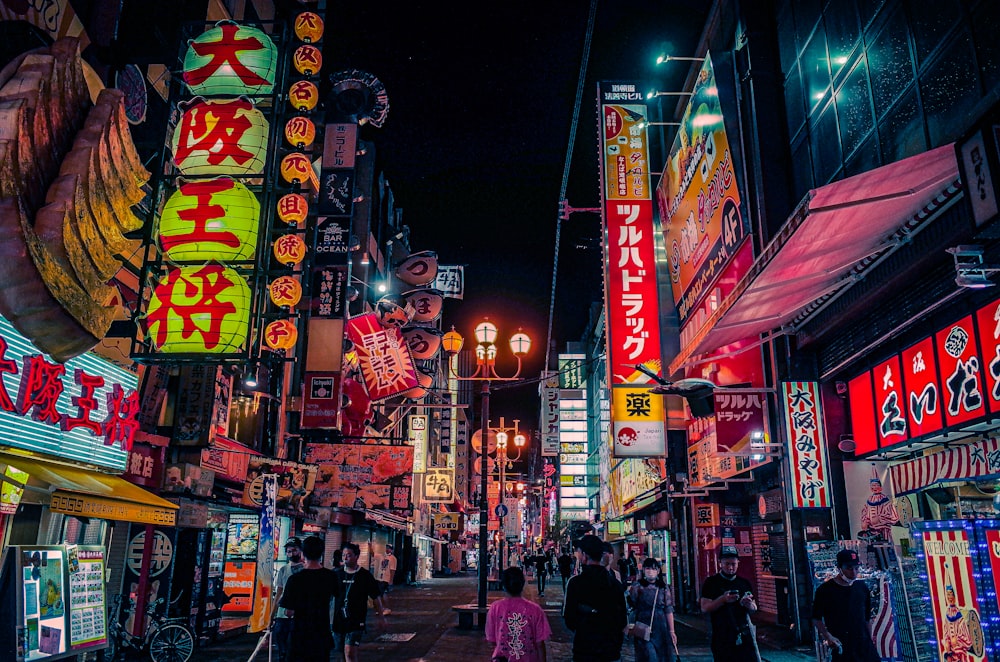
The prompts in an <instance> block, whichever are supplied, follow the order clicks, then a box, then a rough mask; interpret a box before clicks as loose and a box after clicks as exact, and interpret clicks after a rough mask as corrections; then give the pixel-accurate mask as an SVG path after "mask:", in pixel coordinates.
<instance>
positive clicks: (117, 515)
mask: <svg viewBox="0 0 1000 662" xmlns="http://www.w3.org/2000/svg"><path fill="white" fill-rule="evenodd" d="M0 463H3V464H4V465H7V464H9V465H12V466H14V467H16V468H18V469H20V470H21V471H24V472H27V474H28V476H29V478H28V483H27V485H28V489H27V490H26V491H25V496H24V501H36V499H33V498H32V497H31V494H32V493H33V492H35V490H31V487H35V488H41V489H43V490H47V491H48V492H49V495H48V505H49V508H50V510H52V511H53V512H57V513H65V514H67V515H76V516H79V517H95V518H98V519H108V520H117V521H123V522H139V523H141V524H159V525H163V526H173V525H174V522H175V521H176V513H177V509H178V506H177V504H175V503H172V502H170V501H167V500H166V499H161V498H160V497H158V496H156V495H155V494H153V493H152V492H149V491H147V490H144V489H143V488H141V487H139V486H138V485H133V484H132V483H130V482H128V481H127V480H124V479H122V478H119V477H118V476H112V475H111V474H104V473H100V472H98V471H91V470H89V469H84V468H82V467H73V466H69V465H65V464H56V463H54V462H46V461H45V460H41V459H38V458H29V457H25V456H21V455H13V454H9V453H0Z"/></svg>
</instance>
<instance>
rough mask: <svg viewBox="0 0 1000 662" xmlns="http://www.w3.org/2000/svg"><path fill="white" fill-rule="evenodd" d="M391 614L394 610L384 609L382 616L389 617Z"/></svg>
mask: <svg viewBox="0 0 1000 662" xmlns="http://www.w3.org/2000/svg"><path fill="white" fill-rule="evenodd" d="M391 613H392V610H391V609H383V610H382V615H383V616H388V615H389V614H391Z"/></svg>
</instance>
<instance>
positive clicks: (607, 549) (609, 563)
mask: <svg viewBox="0 0 1000 662" xmlns="http://www.w3.org/2000/svg"><path fill="white" fill-rule="evenodd" d="M602 544H603V545H604V555H603V556H601V565H603V566H604V568H605V570H607V571H608V572H610V573H611V576H612V577H614V578H615V579H617V580H618V581H619V582H621V585H622V586H625V582H624V581H623V577H622V575H621V573H620V572H618V570H616V569H615V548H614V547H612V546H611V543H609V542H606V543H602Z"/></svg>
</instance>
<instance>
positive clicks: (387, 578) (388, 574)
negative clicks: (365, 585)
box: [374, 545, 396, 616]
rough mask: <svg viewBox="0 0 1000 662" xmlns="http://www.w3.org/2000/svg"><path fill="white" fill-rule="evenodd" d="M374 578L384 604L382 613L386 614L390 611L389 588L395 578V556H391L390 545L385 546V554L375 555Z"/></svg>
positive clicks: (391, 549)
mask: <svg viewBox="0 0 1000 662" xmlns="http://www.w3.org/2000/svg"><path fill="white" fill-rule="evenodd" d="M374 568H375V572H374V575H375V580H376V581H377V582H378V587H379V590H380V591H381V592H382V604H384V605H385V609H384V610H382V613H383V614H385V615H386V616H388V615H389V614H391V613H392V610H391V609H389V590H390V589H391V588H392V582H393V580H394V579H395V578H396V557H395V556H393V548H392V545H386V546H385V554H381V555H379V556H376V557H375V563H374Z"/></svg>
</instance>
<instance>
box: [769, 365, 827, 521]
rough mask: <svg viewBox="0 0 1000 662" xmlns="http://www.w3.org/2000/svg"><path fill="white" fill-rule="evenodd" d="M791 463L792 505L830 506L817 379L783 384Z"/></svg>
mask: <svg viewBox="0 0 1000 662" xmlns="http://www.w3.org/2000/svg"><path fill="white" fill-rule="evenodd" d="M781 393H782V406H783V407H784V418H785V430H786V432H787V437H788V462H789V467H790V468H791V474H792V484H791V486H790V490H789V491H790V493H791V499H790V505H791V507H792V508H829V507H830V506H831V505H832V503H831V500H830V486H829V473H830V472H829V466H828V463H827V458H826V431H825V429H824V421H823V413H822V403H821V401H820V395H819V384H818V383H817V382H784V383H783V384H782V385H781Z"/></svg>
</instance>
